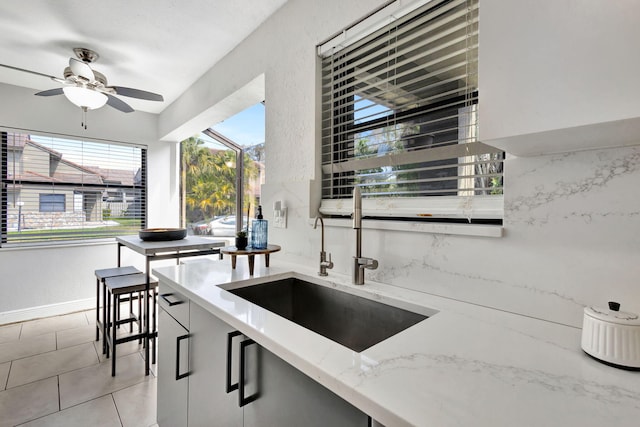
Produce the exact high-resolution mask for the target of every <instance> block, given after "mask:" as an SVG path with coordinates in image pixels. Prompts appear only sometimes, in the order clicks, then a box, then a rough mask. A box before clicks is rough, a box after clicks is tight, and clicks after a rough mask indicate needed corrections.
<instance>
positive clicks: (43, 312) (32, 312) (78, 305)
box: [0, 298, 96, 325]
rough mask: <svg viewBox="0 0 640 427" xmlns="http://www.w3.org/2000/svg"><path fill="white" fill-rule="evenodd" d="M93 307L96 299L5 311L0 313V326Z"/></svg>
mask: <svg viewBox="0 0 640 427" xmlns="http://www.w3.org/2000/svg"><path fill="white" fill-rule="evenodd" d="M95 306H96V299H95V298H87V299H81V300H76V301H69V302H61V303H58V304H50V305H41V306H39V307H29V308H24V309H22V310H13V311H5V312H4V313H0V325H6V324H8V323H15V322H24V321H26V320H33V319H40V318H42V317H49V316H59V315H61V314H69V313H73V312H76V311H83V310H89V309H91V308H95Z"/></svg>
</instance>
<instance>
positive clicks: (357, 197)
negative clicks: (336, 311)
mask: <svg viewBox="0 0 640 427" xmlns="http://www.w3.org/2000/svg"><path fill="white" fill-rule="evenodd" d="M353 228H355V230H356V256H354V257H353V283H354V284H356V285H364V269H365V268H366V269H369V270H375V269H376V268H378V261H377V260H375V259H373V258H366V257H363V256H362V194H361V193H360V189H359V188H358V187H353Z"/></svg>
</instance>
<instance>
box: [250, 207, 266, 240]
mask: <svg viewBox="0 0 640 427" xmlns="http://www.w3.org/2000/svg"><path fill="white" fill-rule="evenodd" d="M267 223H268V221H267V220H266V219H263V218H262V206H258V215H256V219H254V220H253V225H252V226H251V247H252V248H253V249H267V232H268V229H267Z"/></svg>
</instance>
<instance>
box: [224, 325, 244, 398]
mask: <svg viewBox="0 0 640 427" xmlns="http://www.w3.org/2000/svg"><path fill="white" fill-rule="evenodd" d="M240 335H242V332H240V331H233V332H229V333H228V334H227V379H226V387H227V393H231V392H232V391H234V390H237V389H238V383H235V384H231V359H232V358H233V351H232V346H233V339H234V338H235V337H237V336H240Z"/></svg>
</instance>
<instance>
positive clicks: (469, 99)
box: [318, 0, 504, 221]
mask: <svg viewBox="0 0 640 427" xmlns="http://www.w3.org/2000/svg"><path fill="white" fill-rule="evenodd" d="M421 3H423V4H424V3H425V2H424V1H423V2H421ZM400 8H401V5H400V2H395V3H393V4H391V5H390V6H388V7H387V8H385V9H383V10H382V11H380V12H378V13H375V14H373V15H372V16H371V17H370V18H367V20H365V21H364V22H363V23H360V24H358V25H356V26H355V27H354V28H352V29H348V30H345V32H344V33H343V34H341V35H340V36H337V37H336V38H334V39H332V40H330V41H328V42H327V43H325V44H323V45H321V46H319V48H318V52H319V55H320V56H321V62H322V204H321V212H322V213H323V214H327V215H346V214H349V213H350V211H351V206H350V204H349V203H344V199H348V198H351V194H352V189H353V187H354V186H358V187H360V188H361V191H362V194H363V213H364V215H367V216H370V217H401V218H413V219H419V218H427V219H433V218H437V219H464V220H469V221H472V220H473V221H484V220H487V219H489V220H496V221H500V220H501V219H502V212H503V200H502V164H503V157H504V155H503V153H502V152H501V151H500V150H497V149H495V148H493V147H490V146H488V145H485V144H483V143H481V142H480V141H478V139H477V126H478V119H479V102H478V99H479V90H478V78H477V77H478V72H477V62H478V21H479V19H478V0H446V1H430V2H427V3H426V4H425V5H423V6H421V7H419V8H417V9H415V7H414V10H409V11H408V10H400ZM399 12H401V13H399ZM398 16H400V17H398ZM396 17H398V18H396ZM390 19H393V22H392V23H391V24H387V25H379V24H378V23H379V22H382V21H384V22H389V20H390ZM362 28H377V30H375V31H373V32H372V31H371V30H368V31H364V34H365V35H363V31H362ZM352 33H353V34H354V36H351V34H352Z"/></svg>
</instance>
